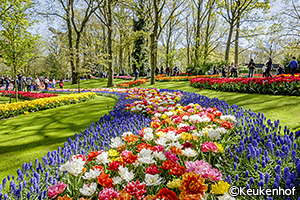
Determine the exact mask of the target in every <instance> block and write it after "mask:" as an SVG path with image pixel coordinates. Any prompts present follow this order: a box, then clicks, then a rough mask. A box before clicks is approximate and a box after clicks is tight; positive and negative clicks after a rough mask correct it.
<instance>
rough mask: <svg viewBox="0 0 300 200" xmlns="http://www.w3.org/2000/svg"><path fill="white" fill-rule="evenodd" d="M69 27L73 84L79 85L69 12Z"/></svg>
mask: <svg viewBox="0 0 300 200" xmlns="http://www.w3.org/2000/svg"><path fill="white" fill-rule="evenodd" d="M68 10H70V5H68ZM67 27H68V41H69V54H70V65H71V73H72V84H76V83H77V74H76V72H75V70H76V69H75V65H74V53H73V38H72V25H71V20H70V13H69V12H67Z"/></svg>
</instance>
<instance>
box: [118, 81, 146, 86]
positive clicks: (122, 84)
mask: <svg viewBox="0 0 300 200" xmlns="http://www.w3.org/2000/svg"><path fill="white" fill-rule="evenodd" d="M147 82H148V80H147V79H138V80H136V81H130V82H125V83H121V84H118V85H117V87H121V88H130V87H134V86H139V85H143V84H146V83H147Z"/></svg>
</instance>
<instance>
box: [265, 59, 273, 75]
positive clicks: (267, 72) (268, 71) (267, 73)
mask: <svg viewBox="0 0 300 200" xmlns="http://www.w3.org/2000/svg"><path fill="white" fill-rule="evenodd" d="M266 65H267V69H266V78H268V77H272V76H271V74H270V71H271V70H272V68H273V64H272V58H269V60H268V62H267V63H266Z"/></svg>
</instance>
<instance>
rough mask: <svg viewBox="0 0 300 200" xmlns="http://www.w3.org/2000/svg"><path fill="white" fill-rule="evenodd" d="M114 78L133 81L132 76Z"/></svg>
mask: <svg viewBox="0 0 300 200" xmlns="http://www.w3.org/2000/svg"><path fill="white" fill-rule="evenodd" d="M114 78H117V79H125V80H132V79H134V77H133V76H114Z"/></svg>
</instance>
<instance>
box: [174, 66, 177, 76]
mask: <svg viewBox="0 0 300 200" xmlns="http://www.w3.org/2000/svg"><path fill="white" fill-rule="evenodd" d="M176 73H177V66H175V67H174V68H173V76H176Z"/></svg>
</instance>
